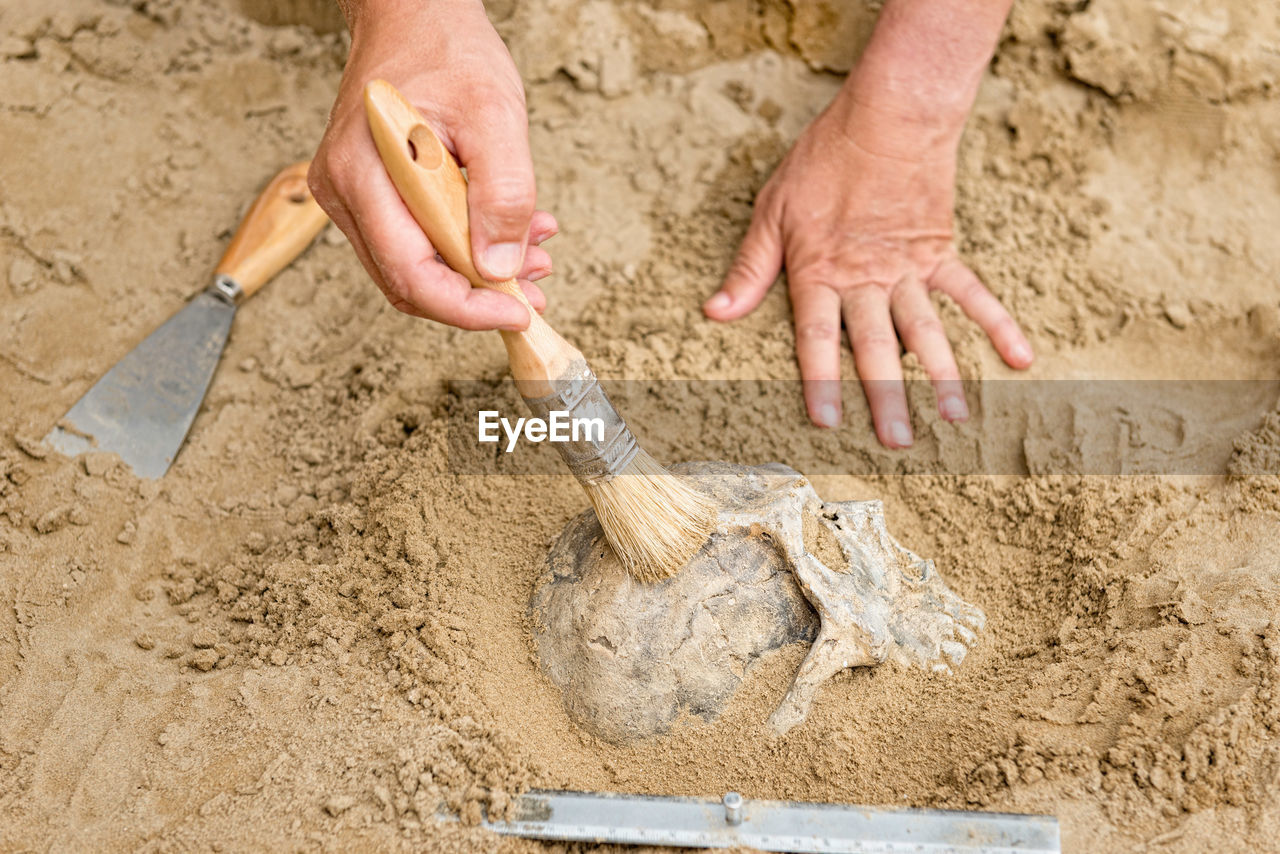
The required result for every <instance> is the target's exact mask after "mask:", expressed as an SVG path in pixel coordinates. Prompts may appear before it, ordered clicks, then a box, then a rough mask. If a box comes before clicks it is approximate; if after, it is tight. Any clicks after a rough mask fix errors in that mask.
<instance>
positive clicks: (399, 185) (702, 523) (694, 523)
mask: <svg viewBox="0 0 1280 854" xmlns="http://www.w3.org/2000/svg"><path fill="white" fill-rule="evenodd" d="M364 103H365V110H366V113H367V115H368V118H369V129H370V131H372V133H373V139H374V142H375V143H376V144H377V147H378V153H379V154H380V155H381V157H382V162H383V164H384V165H385V166H386V168H387V172H388V174H389V175H390V176H391V181H392V183H394V184H395V186H396V189H397V190H399V191H400V197H401V198H402V199H403V200H404V203H405V206H406V207H408V209H409V211H410V213H412V214H413V217H414V219H416V220H417V221H418V225H420V226H421V227H422V230H423V232H424V233H425V234H426V235H427V238H428V239H430V241H431V243H432V245H433V246H434V247H435V249H436V252H437V253H439V255H440V257H441V258H443V259H444V261H445V263H447V264H448V265H449V266H450V267H452V268H453V269H454V270H456V271H458V272H459V273H461V274H462V275H464V276H466V277H467V279H468V280H469V281H470V282H471V284H472V286H474V287H478V288H491V289H493V290H495V291H499V292H501V293H504V294H508V295H510V296H512V297H515V298H516V299H518V300H520V302H522V303H524V305H525V307H526V308H527V309H528V310H529V328H528V329H526V330H525V331H523V332H502V333H501V334H502V340H503V343H505V344H506V347H507V358H508V360H509V361H510V363H511V374H512V376H513V377H515V381H516V388H517V389H518V390H519V391H520V394H521V396H522V397H523V398H524V399H525V402H526V403H527V404H528V405H529V408H530V409H531V410H533V413H534V415H537V416H539V417H542V418H548V417H549V415H550V413H551V412H553V411H558V412H565V413H568V415H569V417H572V418H584V419H600V421H601V422H602V423H603V425H604V430H603V435H602V436H601V435H599V433H598V432H597V433H596V435H595V436H590V432H589V431H588V437H589V438H582V439H580V440H577V441H568V442H556V443H554V444H555V447H556V450H558V451H559V452H560V456H561V457H562V458H563V459H564V461H565V464H566V465H567V466H568V467H569V471H570V472H572V473H573V475H574V477H576V478H577V479H578V483H580V484H581V485H582V488H583V489H584V490H585V491H586V493H587V498H589V499H590V500H591V506H592V507H594V508H595V511H596V518H598V519H599V520H600V527H601V529H603V531H604V535H605V537H606V538H607V539H608V540H609V544H610V545H611V546H613V550H614V552H615V553H617V555H618V558H619V560H620V561H621V563H622V565H623V566H624V567H626V569H627V571H628V572H630V573H631V575H632V576H633V577H634V578H636V579H637V580H639V581H647V582H651V581H660V580H661V579H663V578H667V577H669V576H671V575H673V574H675V572H676V571H678V570H679V569H680V568H681V567H682V566H684V564H685V563H686V562H688V560H689V558H690V557H692V556H693V554H694V552H696V551H697V550H698V549H699V548H701V546H702V544H703V543H704V542H705V541H706V539H707V537H708V536H709V535H710V534H711V530H712V528H713V527H714V524H715V517H716V510H715V506H714V504H713V503H712V501H711V499H710V498H709V497H708V496H707V495H706V494H705V493H702V492H700V491H698V490H697V489H695V488H693V487H692V486H690V485H689V484H687V483H686V482H684V481H683V480H682V479H680V478H679V477H677V476H675V475H673V474H671V473H670V472H668V471H667V470H666V469H664V468H663V467H662V466H661V465H660V464H659V463H658V462H657V460H655V459H654V458H653V457H651V456H650V455H649V454H648V453H647V452H646V451H645V450H644V449H643V448H641V447H640V445H639V444H638V443H637V442H636V438H635V436H634V435H632V433H631V431H630V430H629V429H628V428H627V424H626V422H625V421H623V420H622V416H621V415H619V414H618V411H617V410H616V409H614V407H613V404H612V403H610V402H609V398H608V397H607V396H606V395H605V393H604V389H602V388H601V387H600V382H599V380H598V379H596V375H595V374H594V373H593V372H592V371H591V368H590V367H589V366H588V365H587V360H586V359H585V358H584V357H583V355H582V353H581V352H579V351H578V350H577V349H576V348H575V347H574V346H573V345H571V344H570V343H569V342H568V341H566V340H564V339H563V338H561V337H560V336H559V335H558V334H556V332H555V330H554V329H552V328H551V327H550V326H549V325H548V324H547V322H546V321H544V320H543V319H542V318H541V317H540V316H539V315H538V313H537V312H536V311H534V310H533V307H532V306H530V305H529V301H528V300H527V299H526V298H525V295H524V293H523V291H521V290H520V286H519V285H518V284H517V283H516V281H515V279H510V280H508V281H505V282H490V281H488V280H487V279H485V278H484V277H483V276H481V275H480V273H479V272H478V271H477V270H476V268H475V264H474V263H473V261H472V258H471V233H470V227H469V225H468V219H467V179H466V178H465V177H464V176H463V174H462V170H461V169H459V168H458V163H457V161H455V160H454V159H453V155H452V154H451V153H450V152H449V150H448V149H447V148H445V147H444V145H443V144H442V143H441V142H440V139H439V137H437V136H436V134H435V132H434V131H432V130H431V128H430V127H429V126H428V125H427V123H426V120H425V119H423V117H422V115H421V114H420V113H419V112H418V111H417V110H416V109H415V108H414V107H413V105H411V104H410V103H409V102H408V101H406V100H405V99H404V97H403V96H402V95H401V94H400V93H399V92H398V91H396V89H395V87H393V86H392V85H391V84H390V83H387V82H386V81H384V80H375V81H373V82H371V83H369V84H368V85H367V86H366V87H365V90H364Z"/></svg>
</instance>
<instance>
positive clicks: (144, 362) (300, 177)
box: [44, 162, 328, 478]
mask: <svg viewBox="0 0 1280 854" xmlns="http://www.w3.org/2000/svg"><path fill="white" fill-rule="evenodd" d="M308 165H309V164H308V163H306V162H303V163H295V164H294V165H292V166H289V167H288V168H286V169H284V170H282V171H281V172H280V173H279V174H277V175H276V176H275V178H273V179H272V181H271V183H270V184H268V185H267V187H266V189H265V190H263V191H262V193H261V195H259V196H258V198H257V200H256V201H254V203H253V206H252V207H250V208H249V212H248V213H247V214H245V217H244V220H243V221H242V222H241V223H240V227H239V228H238V229H237V230H236V233H235V235H234V236H233V237H232V238H231V243H230V245H229V246H228V247H227V251H226V253H225V254H223V256H222V260H221V261H219V262H218V266H217V268H216V269H215V275H214V280H213V284H211V285H210V286H209V287H208V288H206V289H205V290H204V291H203V292H201V293H199V294H197V295H196V296H195V297H194V298H193V299H192V300H191V301H190V302H188V303H187V305H186V306H185V307H184V308H183V309H182V310H181V311H179V312H178V313H177V314H175V315H174V316H173V317H171V318H169V320H168V321H167V322H165V324H164V325H163V326H161V327H160V328H159V329H157V330H156V331H155V332H152V333H151V334H150V335H149V336H147V338H146V339H145V340H144V341H143V342H142V343H141V344H139V345H138V346H137V347H135V348H134V349H133V350H132V351H131V352H130V353H129V354H128V355H126V356H125V357H124V358H123V359H121V360H120V361H119V362H117V363H116V365H115V366H114V367H113V368H111V370H109V371H107V373H106V374H105V375H103V377H102V378H101V379H99V380H98V381H97V382H96V383H95V384H94V385H93V387H92V388H90V389H89V390H88V391H87V392H85V394H84V396H83V397H81V398H80V400H79V401H77V402H76V404H75V406H73V407H71V409H70V410H69V411H68V412H67V414H66V415H64V416H63V417H62V419H61V420H60V421H59V422H58V424H57V426H55V427H54V428H53V429H52V430H51V431H49V434H48V435H47V436H45V439H44V440H45V442H47V443H48V444H49V445H50V446H52V447H53V448H54V449H55V450H57V451H58V452H60V453H63V454H66V455H67V456H69V457H71V456H76V455H78V454H82V453H84V452H85V451H90V450H93V449H95V448H96V449H98V450H103V451H113V452H115V453H117V454H119V455H120V458H121V459H122V460H124V462H125V463H126V464H128V465H129V467H130V468H132V469H133V470H134V472H135V473H136V474H137V475H138V476H139V477H147V478H157V477H160V476H161V475H163V474H164V473H165V472H166V471H168V470H169V466H170V464H171V463H172V462H173V460H174V457H176V456H177V454H178V450H179V449H180V448H181V447H182V443H183V440H185V439H186V436H187V431H189V430H190V429H191V423H192V422H193V421H194V420H195V417H196V413H197V412H199V411H200V405H201V403H202V402H203V401H204V396H205V392H206V391H208V389H209V383H210V382H211V381H212V380H213V374H214V371H215V370H216V369H217V367H218V361H219V360H220V359H221V357H222V348H223V346H224V345H225V344H226V342H227V335H228V333H229V332H230V331H231V321H232V319H234V318H235V314H236V305H237V303H239V302H240V301H241V300H243V299H245V298H247V297H249V296H252V295H253V294H254V293H256V292H257V291H258V289H260V288H261V287H262V286H263V285H264V284H266V283H267V282H268V281H269V280H270V279H271V278H272V277H273V276H275V274H276V273H278V272H280V271H281V270H282V269H284V268H285V267H286V266H287V265H288V264H289V263H290V262H291V261H293V259H295V258H297V257H298V255H300V254H301V253H302V251H303V250H304V249H306V248H307V246H308V245H310V243H311V241H312V240H313V239H314V238H315V236H316V235H317V234H319V233H320V229H322V228H324V225H325V223H326V222H328V219H327V218H326V217H325V214H324V212H323V211H322V210H320V206H319V205H317V204H316V203H315V200H314V199H312V198H311V194H310V192H308V191H307V167H308Z"/></svg>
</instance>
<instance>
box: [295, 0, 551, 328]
mask: <svg viewBox="0 0 1280 854" xmlns="http://www.w3.org/2000/svg"><path fill="white" fill-rule="evenodd" d="M345 11H346V12H347V16H348V23H349V24H350V27H351V54H350V56H349V57H348V60H347V66H346V69H345V71H344V72H343V75H342V83H341V85H340V86H339V90H338V97H337V100H336V101H335V102H334V106H333V111H332V112H331V114H330V117H329V125H328V127H327V128H326V130H325V135H324V138H323V140H322V141H321V143H320V147H319V150H318V151H317V152H316V155H315V157H314V158H313V160H312V165H311V171H310V174H309V175H308V183H309V184H310V186H311V192H312V194H313V195H314V196H315V198H316V201H317V202H319V203H320V206H321V207H322V208H324V210H325V212H326V213H328V214H329V216H330V218H331V219H332V220H333V221H334V222H335V223H336V224H337V226H338V227H339V228H340V229H342V231H343V232H344V233H345V234H346V235H347V237H348V239H350V241H351V246H352V248H353V249H354V250H355V252H356V255H357V256H359V258H360V261H361V263H363V264H364V267H365V269H366V270H368V271H369V275H370V276H372V277H373V280H374V281H375V282H376V283H377V284H378V287H379V288H381V289H382V292H383V293H384V294H385V295H386V297H387V299H388V300H389V301H390V302H391V304H392V305H393V306H394V307H395V308H397V309H398V310H400V311H403V312H405V313H407V314H412V315H415V316H417V317H425V318H429V319H431V320H437V321H440V322H441V323H447V324H450V325H453V326H459V327H462V328H464V329H506V330H522V329H524V328H525V327H527V326H528V325H529V312H528V310H527V309H526V308H525V307H524V306H523V305H521V304H520V301H519V300H517V299H516V298H515V297H512V296H509V295H506V294H502V293H499V292H497V291H493V290H489V289H487V288H472V287H471V285H470V283H468V282H467V280H466V279H465V278H464V277H463V276H461V275H460V274H458V273H456V272H454V271H453V270H450V269H449V268H448V267H447V266H445V264H444V263H443V262H441V261H440V260H438V259H437V258H436V252H435V249H434V248H433V247H432V246H431V243H430V241H428V240H427V237H426V235H424V234H423V233H422V229H421V228H420V227H419V226H418V224H417V223H416V222H415V221H414V219H413V216H412V214H410V213H409V210H408V209H407V208H406V207H405V205H404V202H403V201H401V199H400V195H399V193H397V192H396V188H395V185H394V184H392V183H391V179H390V178H389V177H388V175H387V173H386V170H385V169H384V167H383V165H382V161H381V159H380V158H379V156H378V151H377V149H376V148H375V147H374V144H373V137H372V136H371V135H370V133H369V128H368V125H367V122H366V118H365V110H364V102H363V90H364V86H365V84H366V83H368V82H369V81H370V80H374V79H377V78H382V79H385V80H388V81H390V82H391V83H393V84H394V85H395V86H396V88H397V89H399V90H400V91H401V92H402V93H404V95H405V97H406V98H408V99H409V100H410V101H411V102H412V103H413V104H414V105H415V106H416V107H417V108H418V109H419V110H420V111H421V112H422V114H423V116H424V117H426V119H427V121H428V122H430V123H431V126H432V129H433V130H434V131H435V132H436V134H437V135H438V136H439V137H440V139H441V140H443V141H444V143H445V145H446V146H448V147H449V149H450V150H451V151H452V152H453V154H454V156H456V157H457V159H458V161H459V163H461V165H462V166H464V167H466V169H467V177H468V178H469V180H470V183H469V185H468V188H467V206H468V209H469V215H470V221H471V246H472V254H473V257H474V259H475V263H476V269H478V270H479V271H480V273H481V275H483V276H485V277H486V278H489V279H492V280H494V281H501V280H505V279H509V278H512V277H518V278H519V279H520V280H521V281H520V286H521V288H522V289H523V290H524V293H525V296H527V297H528V298H529V302H530V303H531V304H532V305H533V307H534V308H535V309H537V310H539V311H541V310H542V308H543V307H544V306H545V305H546V298H545V297H544V296H543V294H542V291H541V290H540V289H539V288H538V286H537V285H534V284H532V282H533V281H535V280H537V279H540V278H543V277H545V276H547V275H550V273H551V257H550V256H549V255H547V253H546V251H545V250H543V249H540V248H538V245H539V244H540V243H542V241H544V240H546V239H548V238H550V237H551V236H553V235H554V234H555V233H556V231H557V228H558V226H557V224H556V221H555V218H554V217H552V216H551V214H549V213H547V212H546V211H535V210H534V202H535V187H534V178H533V162H532V159H531V157H530V154H529V132H528V117H527V114H526V112H525V101H524V88H523V86H522V84H521V81H520V75H519V74H518V73H517V71H516V68H515V64H514V63H513V62H512V60H511V56H510V54H509V53H508V52H507V49H506V46H505V45H504V44H503V43H502V39H501V38H500V37H499V36H498V34H497V32H496V31H494V29H493V26H492V25H491V24H490V23H489V20H488V18H487V17H486V16H485V12H484V7H483V6H482V5H481V3H479V2H478V0H433V2H431V3H426V4H414V3H391V2H387V0H364V2H354V3H350V4H348V5H347V6H346V7H345Z"/></svg>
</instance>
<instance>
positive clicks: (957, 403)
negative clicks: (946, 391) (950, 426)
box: [942, 397, 969, 421]
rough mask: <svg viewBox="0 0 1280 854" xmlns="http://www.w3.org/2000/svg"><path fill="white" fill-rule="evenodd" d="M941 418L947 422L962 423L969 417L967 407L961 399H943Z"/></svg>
mask: <svg viewBox="0 0 1280 854" xmlns="http://www.w3.org/2000/svg"><path fill="white" fill-rule="evenodd" d="M942 417H944V418H946V419H947V420H948V421H963V420H964V419H966V418H968V417H969V405H968V404H966V403H965V402H964V398H963V397H944V398H943V399H942Z"/></svg>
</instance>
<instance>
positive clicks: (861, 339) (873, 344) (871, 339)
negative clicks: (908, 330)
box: [854, 329, 898, 350]
mask: <svg viewBox="0 0 1280 854" xmlns="http://www.w3.org/2000/svg"><path fill="white" fill-rule="evenodd" d="M854 340H855V341H856V342H857V343H858V344H859V345H861V346H863V347H866V348H867V349H868V350H883V349H888V348H890V347H892V348H893V349H895V350H896V349H897V348H898V339H897V337H896V336H895V335H894V334H893V333H891V332H888V331H885V330H883V329H868V330H865V331H863V332H859V333H857V334H856V335H855V336H854Z"/></svg>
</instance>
